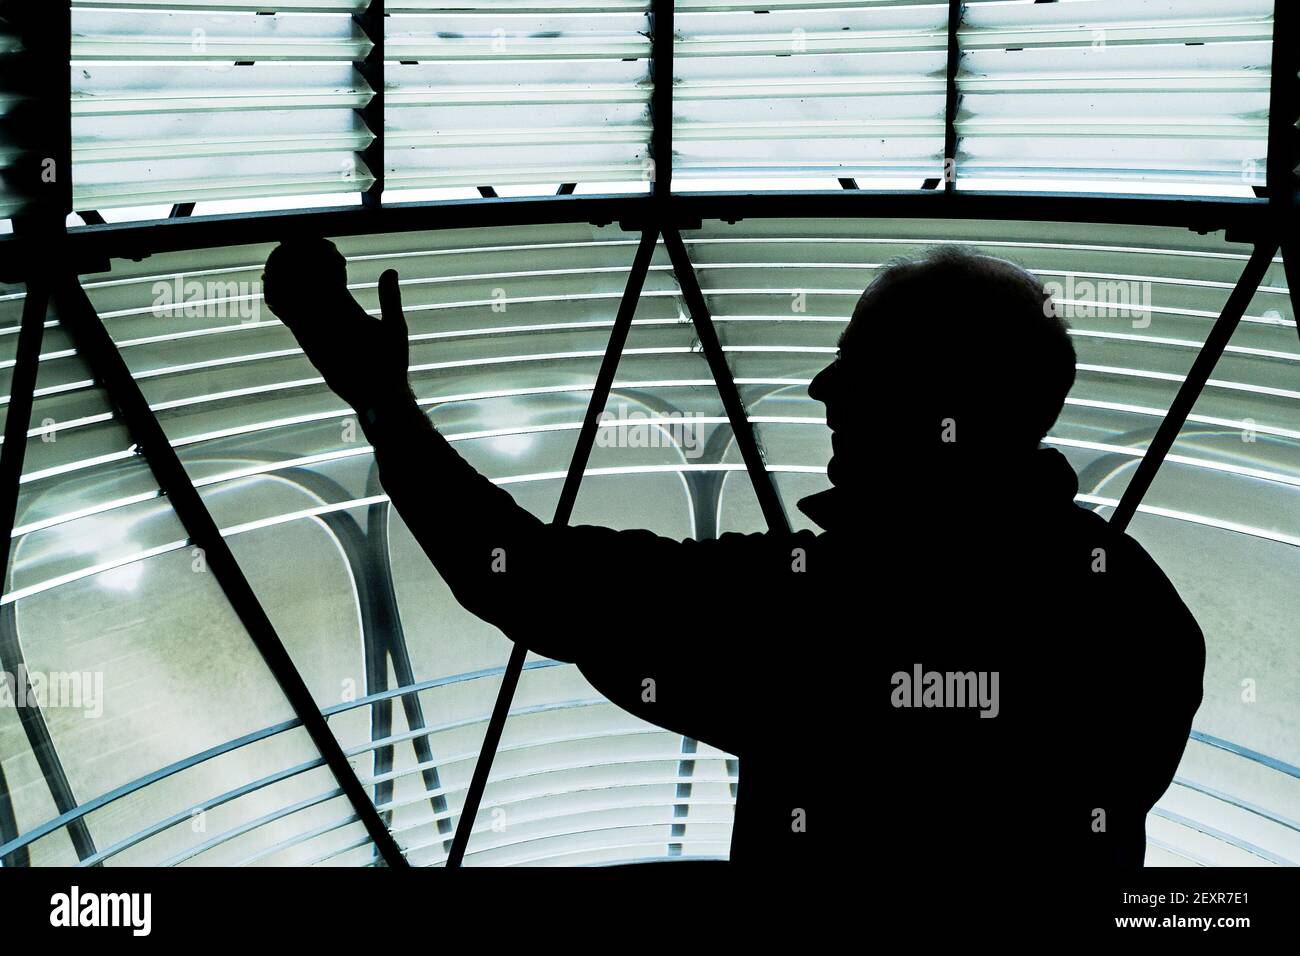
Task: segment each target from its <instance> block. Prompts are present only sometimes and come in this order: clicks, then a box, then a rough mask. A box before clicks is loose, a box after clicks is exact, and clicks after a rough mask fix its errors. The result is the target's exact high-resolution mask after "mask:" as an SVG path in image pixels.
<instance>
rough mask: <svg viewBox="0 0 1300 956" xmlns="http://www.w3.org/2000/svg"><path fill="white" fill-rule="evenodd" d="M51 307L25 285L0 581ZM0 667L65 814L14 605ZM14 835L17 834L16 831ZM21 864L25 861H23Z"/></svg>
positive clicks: (2, 472) (77, 835)
mask: <svg viewBox="0 0 1300 956" xmlns="http://www.w3.org/2000/svg"><path fill="white" fill-rule="evenodd" d="M48 305H49V291H48V289H47V288H46V287H45V284H44V283H42V282H36V281H34V282H32V283H30V284H29V285H28V288H27V298H26V299H25V300H24V301H23V317H22V325H21V326H20V327H19V331H18V351H17V357H16V358H15V360H14V368H13V377H12V380H11V382H10V393H9V394H10V397H9V411H8V415H7V416H6V418H5V443H4V448H3V449H0V528H8V529H10V531H7V532H5V533H4V546H3V549H2V551H3V558H0V568H2V569H3V571H0V580H2V579H4V578H5V576H6V575H7V574H8V573H9V556H10V553H11V552H12V550H13V535H12V529H13V526H14V519H15V517H16V516H17V514H18V490H19V483H20V479H21V478H22V473H23V461H24V459H25V458H26V455H27V429H28V427H29V426H30V425H31V417H32V403H33V399H34V395H35V390H36V375H37V370H38V368H39V364H40V354H41V341H42V340H43V339H44V337H45V313H46V309H47V308H48ZM0 665H3V671H4V673H3V674H2V675H0V680H7V681H9V682H10V683H11V686H10V688H9V690H10V693H11V696H12V698H13V699H14V700H25V701H27V702H26V703H25V704H24V705H23V706H22V707H21V708H19V712H18V717H19V722H20V723H21V724H22V728H23V733H24V734H25V735H26V736H27V741H28V743H29V744H30V746H31V749H32V754H33V755H34V756H35V758H36V762H37V764H38V765H39V766H40V769H41V774H42V775H43V776H44V777H45V781H46V784H47V785H48V786H49V788H50V796H51V797H52V798H53V800H54V805H55V806H56V807H57V808H58V810H59V812H60V813H66V812H68V811H69V810H70V809H72V808H73V807H75V806H76V805H77V801H76V797H75V796H74V795H73V792H72V787H71V785H70V784H69V782H68V777H67V774H65V773H64V771H63V766H62V764H61V763H60V761H59V758H58V754H57V752H56V751H55V748H54V741H53V739H52V738H51V736H50V731H49V727H48V726H47V725H46V723H45V718H44V715H43V714H42V713H41V711H40V708H39V707H38V706H37V705H36V704H35V703H32V702H31V699H30V697H29V691H30V685H27V686H24V687H19V686H18V684H19V682H20V681H21V682H24V683H25V682H26V681H27V670H26V666H25V664H24V661H23V657H22V649H21V647H20V646H19V643H18V631H17V627H16V621H15V620H14V608H13V606H12V605H11V606H9V607H7V608H5V609H4V614H3V617H2V618H0ZM14 836H17V833H16V832H15V834H14ZM68 836H69V838H70V839H71V840H72V845H73V848H74V849H75V850H76V853H77V857H78V858H79V859H82V860H84V859H86V858H87V857H88V856H91V855H92V854H94V852H95V843H94V840H93V839H92V838H91V835H90V830H89V829H88V828H87V826H86V822H85V821H84V820H77V821H76V823H75V825H72V824H70V825H69V827H68ZM20 856H21V858H22V859H23V860H24V861H25V860H26V857H27V851H26V849H25V848H24V849H23V850H22V851H21V854H19V853H17V852H16V853H15V854H13V855H11V856H10V857H6V858H5V861H4V864H5V865H6V866H12V865H14V864H15V863H16V862H18V859H19V857H20ZM24 865H25V862H24Z"/></svg>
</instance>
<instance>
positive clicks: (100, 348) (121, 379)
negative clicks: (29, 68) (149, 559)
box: [53, 278, 407, 866]
mask: <svg viewBox="0 0 1300 956" xmlns="http://www.w3.org/2000/svg"><path fill="white" fill-rule="evenodd" d="M53 294H54V302H55V304H56V306H57V307H58V310H59V321H60V322H61V323H62V324H63V325H64V327H65V328H66V329H67V330H68V332H69V334H70V335H71V337H72V340H73V344H74V346H75V347H76V349H77V351H78V353H80V355H81V357H82V358H83V359H85V361H86V362H87V363H88V364H89V365H90V368H91V371H92V373H93V374H94V376H95V378H96V379H97V380H98V381H99V382H100V383H102V384H103V386H104V388H105V390H106V391H107V393H108V396H109V399H110V400H111V401H112V403H113V405H114V407H115V408H116V409H117V411H118V414H119V415H120V416H121V419H122V421H123V422H124V423H125V424H126V426H127V428H128V429H129V430H130V433H131V436H132V438H133V439H134V440H135V442H136V445H137V447H138V448H139V449H140V450H141V452H142V453H143V455H144V457H145V459H146V460H147V461H148V463H149V467H150V469H151V470H152V471H153V474H154V477H155V478H156V479H157V481H158V486H159V488H161V489H162V492H163V493H164V494H165V495H166V496H167V498H168V500H169V501H170V502H171V505H172V508H173V509H175V511H176V515H177V517H178V518H180V520H181V523H182V524H183V525H184V526H185V530H186V532H187V533H188V534H189V536H190V540H191V541H193V542H194V544H195V545H196V546H197V547H199V548H202V549H203V551H204V554H205V556H206V559H207V564H208V567H209V568H211V569H212V573H213V574H214V575H215V577H216V579H217V582H218V584H219V585H220V586H221V589H222V590H223V591H224V592H225V595H226V597H227V599H228V600H229V601H230V604H231V606H232V607H233V608H234V610H235V613H236V614H237V615H238V616H239V619H240V621H241V623H242V624H243V625H244V628H245V629H246V630H247V631H248V635H249V637H250V638H251V639H252V641H253V643H254V644H255V645H256V647H257V649H258V651H260V652H261V654H262V658H263V659H264V660H265V661H266V664H267V667H269V668H270V670H271V673H272V674H273V675H274V676H275V679H276V681H277V682H278V683H279V685H280V688H281V690H282V691H283V692H284V695H285V697H286V698H287V699H288V701H289V704H290V706H292V707H293V710H294V713H295V714H297V716H298V719H299V720H301V721H302V725H303V726H304V727H305V728H306V729H307V732H308V734H310V735H311V739H312V742H313V743H314V744H315V745H316V749H317V750H318V751H319V752H320V755H321V757H322V758H323V759H324V760H325V762H326V763H327V764H328V765H329V767H330V769H331V770H332V771H333V772H334V776H335V778H336V779H337V780H338V783H339V786H340V787H341V788H342V790H343V793H344V795H345V796H346V797H347V798H348V800H349V801H350V802H351V804H352V807H353V809H354V810H355V811H356V813H357V816H358V818H359V819H360V820H361V822H362V823H363V824H364V825H365V828H366V831H367V832H368V833H369V835H370V838H371V839H372V840H373V841H374V842H375V846H376V847H378V849H379V852H380V855H381V856H383V858H384V860H385V862H387V863H388V865H389V866H406V865H407V863H406V859H405V858H404V857H403V856H402V852H401V850H400V849H399V848H398V846H397V842H396V841H395V840H394V839H393V835H392V834H391V833H389V832H388V828H387V827H385V826H384V823H383V821H382V820H381V819H380V816H379V812H378V811H377V810H376V809H375V805H374V804H373V803H372V802H371V801H370V799H369V797H367V796H366V791H365V788H364V787H363V786H362V784H361V781H360V780H359V779H358V778H357V775H356V773H355V772H354V771H353V769H352V766H351V764H349V763H348V759H347V757H346V755H345V754H344V753H343V748H342V747H341V746H339V742H338V740H337V738H335V736H334V734H333V733H332V732H331V731H330V729H329V725H328V724H327V723H326V720H325V717H324V715H323V714H321V712H320V709H319V708H318V707H317V706H316V702H315V701H314V700H313V699H312V696H311V691H310V690H308V688H307V685H306V683H305V682H304V681H303V679H302V675H301V674H299V673H298V669H297V668H296V667H295V666H294V664H293V659H292V658H291V657H290V656H289V652H288V651H286V650H285V648H284V644H283V643H282V642H281V640H280V636H279V634H277V633H276V631H275V627H274V625H273V624H272V623H271V619H270V618H269V617H268V616H267V614H266V610H265V609H264V608H263V607H262V605H261V604H260V603H259V602H258V600H257V596H256V595H255V594H254V592H253V588H252V585H250V584H249V582H248V579H247V578H246V577H245V576H244V572H243V569H242V568H241V567H240V566H239V563H238V561H236V560H235V556H234V553H233V552H232V551H231V550H230V546H229V545H228V544H227V543H226V540H225V539H224V538H223V537H222V536H221V530H220V529H219V528H218V527H217V524H216V522H215V521H214V520H213V518H212V515H211V514H210V513H209V512H208V509H207V507H206V506H205V505H204V504H203V499H202V498H201V497H200V495H199V493H198V491H197V490H196V489H195V487H194V483H193V482H192V481H191V480H190V477H189V475H188V474H187V473H186V471H185V467H184V465H182V464H181V460H180V458H179V457H178V456H177V454H176V450H175V449H174V448H172V446H171V443H170V442H169V441H168V440H167V436H166V434H165V433H164V432H163V429H162V426H161V425H160V424H159V423H158V419H157V418H156V417H155V416H154V414H153V412H152V411H151V410H150V408H149V404H148V402H147V401H146V400H145V397H144V395H143V394H142V393H141V391H140V386H139V385H138V384H137V383H136V381H135V379H134V378H133V377H132V376H131V372H130V370H129V369H128V368H127V367H126V363H125V362H124V361H123V360H122V356H121V354H120V353H119V352H118V350H117V347H116V345H115V344H114V343H113V340H112V337H111V336H110V335H109V334H108V330H107V329H106V328H105V327H104V323H103V322H102V321H101V320H100V318H99V315H98V314H97V313H96V311H95V308H94V306H93V305H91V302H90V299H89V298H88V297H87V296H86V292H85V290H84V289H83V288H82V287H81V284H80V283H79V282H77V281H76V279H75V278H72V279H67V280H64V282H62V283H60V284H57V285H56V286H55V287H54V290H53Z"/></svg>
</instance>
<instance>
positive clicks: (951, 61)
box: [943, 0, 962, 192]
mask: <svg viewBox="0 0 1300 956" xmlns="http://www.w3.org/2000/svg"><path fill="white" fill-rule="evenodd" d="M961 17H962V0H948V63H947V66H948V68H947V80H946V85H945V88H944V90H945V91H944V105H943V189H944V192H952V191H953V190H955V189H956V188H957V103H958V101H959V94H958V91H957V68H958V66H959V65H960V64H961V44H960V42H959V41H958V36H957V32H958V30H959V29H960V28H961Z"/></svg>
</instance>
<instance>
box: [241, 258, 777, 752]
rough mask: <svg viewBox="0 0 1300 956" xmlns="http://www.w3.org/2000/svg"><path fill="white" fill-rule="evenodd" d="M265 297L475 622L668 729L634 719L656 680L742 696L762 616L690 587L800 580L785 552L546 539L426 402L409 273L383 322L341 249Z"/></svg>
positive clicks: (270, 270) (548, 531)
mask: <svg viewBox="0 0 1300 956" xmlns="http://www.w3.org/2000/svg"><path fill="white" fill-rule="evenodd" d="M308 276H310V279H308V278H307V277H308ZM265 295H266V301H267V305H268V306H269V307H270V308H271V309H272V311H273V312H275V314H276V315H277V316H279V317H280V318H281V319H283V320H284V322H285V324H286V325H287V326H288V327H289V329H290V330H291V331H292V332H293V334H294V335H295V337H296V338H297V339H298V341H299V343H300V344H301V345H302V346H303V349H304V351H305V352H306V353H307V356H308V357H309V358H310V359H311V361H312V362H313V363H314V364H315V366H316V367H317V368H318V369H319V370H320V372H321V374H322V375H323V376H324V378H325V381H326V383H327V384H329V386H330V387H331V388H332V389H333V390H334V391H335V392H336V393H337V394H338V395H339V396H340V397H341V398H343V399H344V400H345V401H347V402H348V404H350V405H351V406H352V407H353V408H354V409H355V410H356V412H357V414H358V416H359V419H360V421H361V424H362V428H363V430H364V431H365V433H366V436H367V438H368V439H369V440H370V443H371V444H372V446H373V447H374V449H375V458H376V461H377V463H378V466H379V475H380V480H381V482H382V484H383V487H384V490H385V491H386V492H387V493H388V495H389V497H390V498H391V499H392V501H393V504H394V506H395V507H396V508H397V510H398V513H399V514H400V515H401V516H402V519H403V521H405V523H406V525H407V527H408V528H409V529H410V530H411V532H412V534H414V536H415V538H416V540H417V541H418V542H419V543H420V545H421V547H422V548H423V549H424V551H425V553H426V554H427V555H428V556H429V558H430V560H431V561H432V562H433V564H434V566H435V567H436V568H437V570H438V573H439V574H440V575H441V576H442V577H443V579H444V580H445V581H446V582H447V584H448V586H449V587H450V588H451V590H452V592H453V594H455V596H456V599H457V600H458V601H459V602H460V603H461V604H462V605H463V606H464V607H465V608H466V609H468V610H469V611H471V612H472V613H474V614H475V615H477V616H478V617H481V618H482V619H484V620H485V621H488V622H489V623H491V624H494V625H496V626H497V627H499V628H501V629H502V630H503V631H504V632H505V633H506V635H507V636H508V637H510V638H511V639H512V640H515V641H517V642H520V643H523V644H525V645H526V646H527V647H528V648H529V649H530V650H533V651H536V652H538V653H541V654H544V655H546V656H548V657H553V658H556V659H558V660H565V661H573V662H575V663H577V664H578V665H579V666H580V667H581V668H582V670H583V672H584V674H586V675H587V677H588V678H589V679H590V680H592V681H593V683H595V684H596V685H597V686H598V687H599V688H600V689H601V690H602V691H603V692H604V693H605V694H606V695H607V696H610V697H611V698H612V699H615V700H616V702H618V703H621V704H623V705H624V706H627V707H629V709H633V710H640V711H642V712H645V713H646V714H647V716H650V718H651V719H653V720H656V721H657V722H660V723H669V722H671V721H667V720H665V716H666V714H665V711H666V710H667V708H662V707H661V708H658V709H653V708H652V709H650V710H648V711H646V710H644V709H643V708H640V707H638V706H636V705H637V704H638V703H639V702H640V701H641V698H642V696H643V691H644V681H645V680H654V681H664V680H666V681H667V682H668V683H669V685H671V686H674V687H676V688H678V690H677V691H676V692H675V696H677V697H682V698H684V696H685V688H686V684H687V683H691V684H694V683H695V682H700V683H701V685H702V686H703V685H705V684H708V683H709V682H712V684H713V685H714V686H715V687H716V685H717V682H718V681H719V680H726V681H731V680H733V679H734V680H735V681H736V683H737V687H738V692H739V689H740V687H741V685H743V680H744V677H743V673H742V671H743V667H742V664H743V655H745V654H748V653H750V652H751V649H747V648H737V647H736V646H734V645H726V644H724V643H723V641H724V637H725V634H726V633H727V632H735V631H737V630H739V631H740V632H742V633H744V632H746V631H749V630H751V629H752V627H753V626H754V625H756V623H757V615H758V614H759V613H760V612H759V611H758V610H755V609H754V608H753V607H752V606H750V605H748V604H747V605H744V606H739V607H738V606H736V605H735V604H731V603H730V602H726V603H723V602H720V601H719V599H718V595H717V594H716V593H714V592H712V591H711V590H709V589H700V588H695V587H685V586H683V584H682V582H692V581H709V580H716V579H717V577H718V575H719V573H721V572H722V571H724V570H725V572H726V574H727V576H728V577H733V576H734V577H736V578H737V579H738V580H741V579H744V578H746V577H748V578H749V579H750V580H753V579H754V578H756V577H759V578H761V577H762V576H763V575H764V574H765V573H767V572H768V571H770V572H771V573H780V572H781V569H787V570H788V568H789V564H790V557H789V550H790V549H789V545H788V542H777V541H774V540H772V539H770V538H768V537H767V536H763V535H750V536H741V535H726V536H724V537H723V539H721V540H718V541H686V542H679V541H672V540H670V539H667V538H663V537H660V536H658V535H655V534H652V533H651V532H649V531H614V530H612V529H608V528H594V527H565V526H556V525H550V524H547V523H545V522H543V521H541V520H539V519H538V518H536V517H535V516H534V515H532V514H531V513H530V512H528V511H527V510H526V509H524V508H522V507H520V506H519V505H518V504H516V503H515V501H514V499H513V498H512V497H511V496H510V495H509V493H507V492H506V491H505V490H504V489H502V488H499V487H497V486H496V485H494V484H493V483H492V482H491V481H489V480H488V479H487V478H485V477H483V476H482V475H480V474H479V473H478V472H476V471H475V470H474V469H473V468H472V467H470V465H469V464H468V463H467V462H465V461H464V459H462V458H461V457H460V455H459V454H458V453H457V452H456V451H455V450H454V449H453V448H452V446H451V445H450V444H449V443H448V442H447V441H446V439H444V438H443V437H442V436H441V435H439V434H438V432H437V430H436V429H435V428H434V427H433V425H432V424H431V423H430V421H429V419H428V418H427V417H426V416H425V414H424V412H423V411H422V410H421V409H420V407H419V406H418V404H417V403H416V401H415V398H414V396H413V394H412V392H411V389H410V386H409V385H408V383H407V365H408V358H409V346H408V339H407V329H406V323H405V320H404V317H403V315H402V309H401V301H400V293H399V290H398V281H397V273H396V272H394V271H392V270H390V271H388V272H385V273H384V274H383V275H382V276H381V277H380V280H379V297H380V305H381V314H382V319H379V320H377V319H375V318H373V317H371V316H370V315H368V314H366V312H365V310H364V309H362V308H361V306H360V305H359V304H358V303H357V302H356V301H355V300H354V299H353V298H352V296H351V295H350V294H349V293H348V291H347V287H346V267H345V264H344V262H343V259H342V257H341V256H340V255H339V254H338V252H337V251H336V250H335V249H334V247H333V246H332V245H331V244H329V243H327V242H324V241H320V242H316V243H306V244H303V243H299V244H295V245H293V246H290V245H288V244H286V245H284V246H281V247H279V248H278V249H277V250H276V251H275V252H274V253H273V254H272V255H271V257H270V258H269V259H268V260H267V269H266V273H265ZM769 566H770V568H769ZM765 569H767V570H766V571H765ZM673 582H677V583H676V584H674V583H673ZM724 590H725V589H724ZM647 603H648V604H649V605H650V606H649V607H647V606H643V605H646V604H647ZM751 611H752V612H753V615H754V616H755V617H756V620H755V621H750V620H748V618H747V615H749V614H750V612H751ZM751 696H752V695H751ZM721 697H722V698H723V699H725V697H726V695H725V693H724V694H722V695H721ZM714 736H715V738H716V737H717V735H716V734H715V735H714Z"/></svg>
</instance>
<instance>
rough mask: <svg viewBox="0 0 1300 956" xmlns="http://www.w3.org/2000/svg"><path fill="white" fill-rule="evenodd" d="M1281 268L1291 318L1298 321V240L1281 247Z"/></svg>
mask: <svg viewBox="0 0 1300 956" xmlns="http://www.w3.org/2000/svg"><path fill="white" fill-rule="evenodd" d="M1282 268H1283V269H1285V270H1286V287H1287V289H1288V291H1289V292H1290V293H1291V317H1292V318H1296V319H1300V307H1297V306H1296V302H1298V301H1300V239H1296V240H1294V241H1291V240H1288V241H1287V242H1285V243H1284V244H1283V245H1282ZM1296 332H1297V333H1300V321H1297V322H1296Z"/></svg>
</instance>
